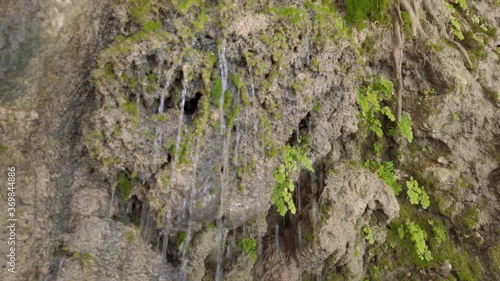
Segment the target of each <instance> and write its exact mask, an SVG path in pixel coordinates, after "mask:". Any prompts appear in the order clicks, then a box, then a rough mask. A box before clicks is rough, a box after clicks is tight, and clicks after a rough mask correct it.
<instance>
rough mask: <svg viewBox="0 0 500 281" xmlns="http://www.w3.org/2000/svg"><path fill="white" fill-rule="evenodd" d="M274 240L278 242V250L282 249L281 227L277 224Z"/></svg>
mask: <svg viewBox="0 0 500 281" xmlns="http://www.w3.org/2000/svg"><path fill="white" fill-rule="evenodd" d="M274 239H275V242H276V249H278V250H279V248H280V225H279V224H278V223H277V224H276V226H275V227H274Z"/></svg>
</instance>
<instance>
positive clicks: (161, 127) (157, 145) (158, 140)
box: [154, 72, 172, 164]
mask: <svg viewBox="0 0 500 281" xmlns="http://www.w3.org/2000/svg"><path fill="white" fill-rule="evenodd" d="M171 76H172V72H169V73H168V74H167V79H166V81H165V89H163V91H162V92H161V96H160V105H159V107H158V114H163V113H164V112H165V95H166V93H167V91H168V88H169V87H170V78H171ZM163 134H164V124H163V123H161V124H159V127H158V128H157V130H156V135H155V142H154V163H155V164H158V158H159V154H160V147H161V145H162V143H163Z"/></svg>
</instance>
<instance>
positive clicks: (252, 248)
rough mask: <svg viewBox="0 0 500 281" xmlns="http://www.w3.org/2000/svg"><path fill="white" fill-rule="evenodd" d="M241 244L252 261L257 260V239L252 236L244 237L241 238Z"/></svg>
mask: <svg viewBox="0 0 500 281" xmlns="http://www.w3.org/2000/svg"><path fill="white" fill-rule="evenodd" d="M240 245H241V247H243V249H244V250H245V253H247V254H248V255H249V256H250V258H251V259H252V261H254V262H255V261H256V260H257V241H256V240H255V239H252V238H242V239H241V240H240Z"/></svg>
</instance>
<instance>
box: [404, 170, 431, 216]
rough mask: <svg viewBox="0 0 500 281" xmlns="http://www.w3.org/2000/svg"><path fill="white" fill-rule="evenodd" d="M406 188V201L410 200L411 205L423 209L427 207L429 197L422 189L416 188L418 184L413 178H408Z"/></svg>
mask: <svg viewBox="0 0 500 281" xmlns="http://www.w3.org/2000/svg"><path fill="white" fill-rule="evenodd" d="M406 187H407V188H408V191H407V193H408V199H410V203H411V204H413V205H418V204H420V205H421V206H422V208H424V209H427V208H428V207H429V205H430V200H429V195H427V192H425V190H424V189H423V188H421V187H420V186H418V182H417V181H416V180H415V179H413V177H410V180H409V181H407V182H406Z"/></svg>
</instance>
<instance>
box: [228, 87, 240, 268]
mask: <svg viewBox="0 0 500 281" xmlns="http://www.w3.org/2000/svg"><path fill="white" fill-rule="evenodd" d="M236 104H237V105H238V106H239V104H240V91H239V90H238V92H237V93H236ZM237 121H238V116H236V119H235V122H234V123H235V125H234V126H235V128H236V140H235V141H236V143H235V145H234V153H233V155H234V158H233V159H234V162H233V164H234V167H236V168H237V169H238V168H239V167H238V166H239V148H240V138H241V135H240V128H239V126H238V124H237ZM235 188H236V186H233V188H232V190H231V194H232V192H234V189H235ZM231 197H232V196H230V197H229V198H231ZM232 229H233V236H232V239H231V256H230V258H231V263H232V265H233V266H234V265H235V264H236V223H235V220H234V219H233V227H232Z"/></svg>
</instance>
